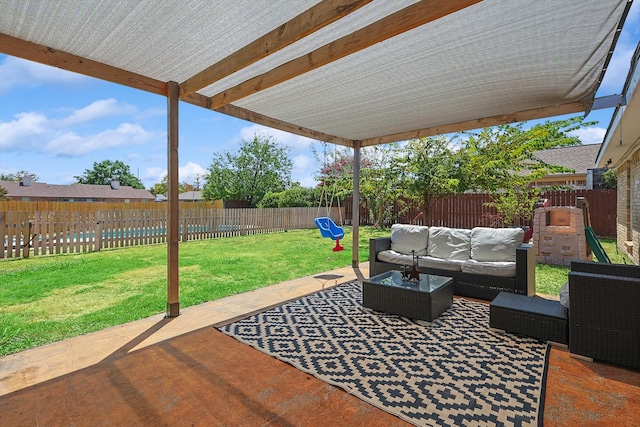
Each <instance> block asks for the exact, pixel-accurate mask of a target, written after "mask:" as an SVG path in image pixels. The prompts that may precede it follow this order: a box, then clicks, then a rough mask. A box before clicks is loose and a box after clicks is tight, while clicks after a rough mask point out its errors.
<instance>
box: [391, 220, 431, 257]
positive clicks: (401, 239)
mask: <svg viewBox="0 0 640 427" xmlns="http://www.w3.org/2000/svg"><path fill="white" fill-rule="evenodd" d="M428 242H429V227H425V226H422V225H411V224H393V225H392V226H391V249H392V250H394V251H396V252H398V253H401V254H409V255H410V254H411V251H415V254H416V255H426V254H427V244H428Z"/></svg>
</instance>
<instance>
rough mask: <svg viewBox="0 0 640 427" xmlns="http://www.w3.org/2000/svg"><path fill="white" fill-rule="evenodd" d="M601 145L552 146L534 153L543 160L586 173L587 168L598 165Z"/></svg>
mask: <svg viewBox="0 0 640 427" xmlns="http://www.w3.org/2000/svg"><path fill="white" fill-rule="evenodd" d="M601 145H602V144H584V145H574V146H572V147H557V148H550V149H548V150H540V151H536V152H534V155H535V156H536V157H537V158H539V159H540V160H542V161H543V162H546V163H549V164H552V165H559V166H564V167H566V168H569V169H573V170H574V171H575V173H577V174H586V173H587V169H594V168H595V167H596V157H597V155H598V151H599V150H600V146H601ZM568 173H570V172H568ZM553 175H557V174H553Z"/></svg>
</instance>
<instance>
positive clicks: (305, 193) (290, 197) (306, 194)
mask: <svg viewBox="0 0 640 427" xmlns="http://www.w3.org/2000/svg"><path fill="white" fill-rule="evenodd" d="M319 202H320V188H319V187H316V188H306V187H302V186H300V185H299V184H294V185H293V186H292V187H291V188H288V189H286V190H284V191H280V192H278V193H273V192H270V193H267V194H266V195H265V196H264V198H263V199H262V200H261V201H260V203H258V207H259V208H311V207H315V206H318V204H319Z"/></svg>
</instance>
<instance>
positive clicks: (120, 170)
mask: <svg viewBox="0 0 640 427" xmlns="http://www.w3.org/2000/svg"><path fill="white" fill-rule="evenodd" d="M74 178H75V179H76V181H77V182H78V183H79V184H96V185H109V184H111V181H113V180H114V179H115V180H117V181H119V182H120V185H127V186H130V187H133V188H138V189H144V184H143V183H142V181H140V180H139V179H138V178H137V177H135V176H133V175H132V174H131V170H130V168H129V166H128V165H126V164H124V163H123V162H121V161H120V160H116V161H115V162H112V161H111V160H103V161H102V162H99V163H98V162H94V163H93V169H85V171H84V173H83V174H82V175H80V176H74Z"/></svg>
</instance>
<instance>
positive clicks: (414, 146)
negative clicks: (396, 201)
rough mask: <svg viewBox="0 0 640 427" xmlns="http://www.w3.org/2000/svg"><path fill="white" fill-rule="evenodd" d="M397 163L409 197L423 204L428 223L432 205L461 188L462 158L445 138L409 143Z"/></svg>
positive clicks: (396, 166) (430, 138) (422, 139)
mask: <svg viewBox="0 0 640 427" xmlns="http://www.w3.org/2000/svg"><path fill="white" fill-rule="evenodd" d="M393 162H394V169H395V170H396V171H397V173H398V174H399V179H400V185H401V186H402V188H403V189H404V191H405V193H406V195H407V196H408V197H410V198H412V199H414V200H416V201H417V202H418V203H420V206H421V209H422V213H423V218H424V222H425V223H427V221H428V219H429V210H430V207H431V204H432V203H433V202H434V201H435V200H437V199H439V198H442V197H444V196H446V195H448V194H451V193H454V192H456V191H457V190H458V187H459V185H460V177H459V175H460V171H459V169H460V165H459V157H458V155H457V153H456V150H455V149H454V148H453V146H452V144H451V141H450V140H449V139H448V138H446V137H444V136H435V137H428V138H419V139H413V140H411V141H409V142H408V143H407V144H406V146H405V147H404V149H403V151H402V152H400V153H399V155H398V156H395V157H394V158H393Z"/></svg>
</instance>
